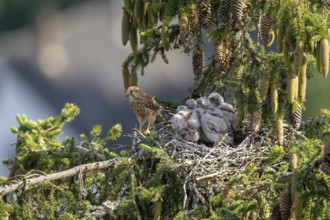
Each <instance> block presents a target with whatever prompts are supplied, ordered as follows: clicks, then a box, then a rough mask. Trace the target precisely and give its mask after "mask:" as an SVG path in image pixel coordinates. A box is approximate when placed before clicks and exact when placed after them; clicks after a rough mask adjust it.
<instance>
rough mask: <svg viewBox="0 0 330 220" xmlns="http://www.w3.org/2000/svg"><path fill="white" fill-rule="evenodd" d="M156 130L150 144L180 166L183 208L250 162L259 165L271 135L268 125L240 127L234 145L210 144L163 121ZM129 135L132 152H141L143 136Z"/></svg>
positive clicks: (202, 199)
mask: <svg viewBox="0 0 330 220" xmlns="http://www.w3.org/2000/svg"><path fill="white" fill-rule="evenodd" d="M155 130H156V131H157V132H156V134H157V137H155V138H153V140H152V141H151V142H152V145H151V146H153V147H158V148H160V149H162V150H164V151H165V152H166V153H167V155H168V156H169V157H170V158H171V159H172V160H173V161H175V163H176V167H177V168H178V169H180V172H179V173H180V177H181V179H182V181H183V186H182V187H183V192H184V202H183V207H184V209H186V210H187V209H191V208H194V204H197V203H200V202H201V203H205V201H206V198H205V197H206V196H207V197H208V198H209V196H210V195H211V194H213V195H214V194H215V193H218V192H219V191H221V190H223V189H224V188H225V187H226V181H227V180H229V179H231V178H232V177H233V176H237V175H239V174H240V173H242V172H243V171H244V170H245V169H246V167H247V166H248V165H249V164H250V163H255V164H257V165H258V164H260V163H261V162H262V161H265V160H266V159H267V158H268V155H269V153H270V152H271V149H272V146H273V141H272V139H271V138H270V137H272V136H273V135H272V131H271V130H270V129H269V128H263V129H261V130H260V131H259V133H258V134H257V133H248V132H245V131H242V132H241V135H243V138H241V140H242V141H240V143H238V144H237V145H228V144H226V143H224V142H221V141H219V142H217V143H214V144H212V145H209V144H207V143H195V142H189V141H186V140H184V139H182V138H180V137H179V136H177V135H176V134H175V133H174V132H173V130H172V128H171V126H170V125H165V124H163V125H157V126H156V129H155ZM158 136H159V137H158ZM131 138H132V139H133V146H135V147H134V148H133V152H132V153H133V155H132V156H133V157H134V156H141V155H142V154H141V152H140V151H141V149H140V148H139V147H138V146H139V145H140V144H141V143H143V142H145V140H146V139H144V138H141V136H140V135H134V136H131ZM148 144H149V145H150V140H149V143H148ZM210 191H211V192H210ZM188 204H189V205H188Z"/></svg>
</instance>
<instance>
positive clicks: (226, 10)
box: [218, 0, 231, 24]
mask: <svg viewBox="0 0 330 220" xmlns="http://www.w3.org/2000/svg"><path fill="white" fill-rule="evenodd" d="M230 8H231V7H230V0H221V1H220V6H219V18H218V20H219V23H220V24H221V23H226V22H227V21H228V20H229V14H230Z"/></svg>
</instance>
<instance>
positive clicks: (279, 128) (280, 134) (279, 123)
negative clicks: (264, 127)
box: [275, 118, 284, 145]
mask: <svg viewBox="0 0 330 220" xmlns="http://www.w3.org/2000/svg"><path fill="white" fill-rule="evenodd" d="M275 128H276V138H277V142H278V144H279V145H283V142H284V130H283V119H282V118H278V119H276V122H275Z"/></svg>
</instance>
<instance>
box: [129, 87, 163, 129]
mask: <svg viewBox="0 0 330 220" xmlns="http://www.w3.org/2000/svg"><path fill="white" fill-rule="evenodd" d="M126 97H128V103H129V105H130V107H131V109H132V110H133V111H134V112H135V114H136V117H137V119H138V121H139V123H140V129H139V131H140V132H142V125H143V122H144V121H145V120H147V121H148V126H147V129H146V130H145V131H144V133H145V134H148V133H150V130H149V129H150V125H151V124H153V123H154V122H155V121H156V118H157V116H158V115H160V113H161V110H162V107H161V106H160V105H159V103H158V101H157V100H156V98H155V97H153V96H151V95H149V94H147V93H145V92H143V91H141V90H140V89H139V88H138V87H136V86H131V87H129V88H128V89H127V91H126Z"/></svg>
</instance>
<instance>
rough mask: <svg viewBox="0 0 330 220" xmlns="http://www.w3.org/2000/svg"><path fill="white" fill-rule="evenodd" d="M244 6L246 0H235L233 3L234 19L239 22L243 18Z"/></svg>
mask: <svg viewBox="0 0 330 220" xmlns="http://www.w3.org/2000/svg"><path fill="white" fill-rule="evenodd" d="M243 8H244V1H243V0H233V1H232V4H231V13H232V15H233V19H234V21H236V22H237V23H239V22H241V21H242V20H243Z"/></svg>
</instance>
